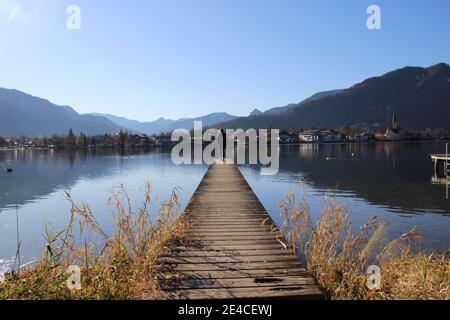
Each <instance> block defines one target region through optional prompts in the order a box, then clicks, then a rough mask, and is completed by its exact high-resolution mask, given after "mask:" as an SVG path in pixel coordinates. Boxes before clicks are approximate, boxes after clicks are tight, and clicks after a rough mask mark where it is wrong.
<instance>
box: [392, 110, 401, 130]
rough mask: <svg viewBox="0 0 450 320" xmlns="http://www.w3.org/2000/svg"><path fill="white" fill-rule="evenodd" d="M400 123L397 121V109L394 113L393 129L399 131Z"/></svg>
mask: <svg viewBox="0 0 450 320" xmlns="http://www.w3.org/2000/svg"><path fill="white" fill-rule="evenodd" d="M398 128H399V127H398V121H397V115H396V114H395V108H394V112H393V114H392V123H391V129H393V130H398Z"/></svg>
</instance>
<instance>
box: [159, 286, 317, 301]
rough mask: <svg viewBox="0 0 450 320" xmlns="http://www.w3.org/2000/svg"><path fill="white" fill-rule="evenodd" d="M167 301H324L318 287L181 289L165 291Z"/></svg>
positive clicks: (164, 295)
mask: <svg viewBox="0 0 450 320" xmlns="http://www.w3.org/2000/svg"><path fill="white" fill-rule="evenodd" d="M162 297H163V298H166V299H191V300H194V299H276V298H278V299H299V298H301V299H305V300H308V299H311V300H312V299H314V300H319V299H323V294H322V293H321V291H320V290H319V289H318V287H317V286H304V287H301V286H299V287H278V286H272V287H266V288H259V289H258V290H255V289H254V288H221V289H181V290H174V291H165V292H164V293H163V295H162Z"/></svg>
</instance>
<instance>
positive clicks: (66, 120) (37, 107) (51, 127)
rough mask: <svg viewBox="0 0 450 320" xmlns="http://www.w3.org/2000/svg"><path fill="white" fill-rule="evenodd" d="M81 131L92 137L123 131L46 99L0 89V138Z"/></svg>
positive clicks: (102, 118) (106, 120)
mask: <svg viewBox="0 0 450 320" xmlns="http://www.w3.org/2000/svg"><path fill="white" fill-rule="evenodd" d="M70 128H72V129H73V130H74V133H76V134H79V133H80V132H83V133H85V134H87V135H95V134H99V133H105V132H118V131H119V130H120V129H123V128H122V127H120V126H119V125H117V124H115V123H113V122H111V121H109V120H108V119H106V118H104V117H95V116H92V115H83V114H79V113H78V112H76V111H75V110H74V109H72V108H71V107H69V106H58V105H55V104H53V103H51V102H49V101H48V100H45V99H41V98H38V97H34V96H31V95H29V94H26V93H23V92H21V91H17V90H12V89H3V88H0V136H4V137H10V136H13V137H20V136H22V135H25V136H29V137H36V136H51V135H53V134H67V133H68V132H69V129H70Z"/></svg>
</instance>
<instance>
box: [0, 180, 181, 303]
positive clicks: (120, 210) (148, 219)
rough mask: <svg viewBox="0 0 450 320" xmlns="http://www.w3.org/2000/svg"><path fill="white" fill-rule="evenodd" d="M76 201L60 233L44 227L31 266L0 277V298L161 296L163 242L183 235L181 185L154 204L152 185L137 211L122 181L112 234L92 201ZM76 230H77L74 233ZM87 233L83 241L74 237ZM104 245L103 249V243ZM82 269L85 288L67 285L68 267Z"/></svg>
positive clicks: (115, 197)
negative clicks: (40, 247) (44, 241)
mask: <svg viewBox="0 0 450 320" xmlns="http://www.w3.org/2000/svg"><path fill="white" fill-rule="evenodd" d="M67 198H68V200H69V201H70V202H71V204H72V209H71V214H70V223H69V225H68V227H67V228H66V229H65V230H63V231H61V232H58V233H52V232H50V231H49V230H48V229H46V238H47V245H46V248H45V250H44V251H43V253H42V257H41V259H40V260H39V261H37V263H35V264H34V265H33V267H31V268H28V269H25V270H21V271H20V272H19V273H11V274H9V275H8V276H7V277H6V279H5V280H4V281H3V282H0V299H152V298H157V297H158V292H159V290H158V289H159V288H158V281H157V278H156V273H157V271H158V268H159V265H158V262H157V260H158V257H159V255H160V254H161V252H162V251H163V250H164V248H165V246H166V245H167V244H168V243H169V242H171V241H174V240H180V241H181V240H182V238H183V235H184V223H183V222H182V220H180V205H179V202H178V195H177V190H174V192H173V193H172V195H171V197H170V199H169V200H168V201H166V202H164V203H162V204H161V206H160V207H155V206H154V203H155V200H156V199H152V192H151V187H150V185H148V186H147V188H146V192H145V199H144V201H143V204H142V206H141V208H140V209H139V210H138V211H137V212H134V211H133V209H132V206H131V203H130V199H129V198H128V196H127V193H126V191H125V189H124V187H123V186H120V187H119V188H118V191H117V192H115V193H114V194H113V196H112V197H111V198H110V199H109V202H110V204H111V206H112V208H113V218H114V219H113V220H114V226H113V230H114V231H113V234H112V235H108V234H107V232H105V230H104V229H103V228H102V227H101V226H100V224H99V223H98V221H97V219H96V217H95V216H94V214H93V213H92V211H91V209H90V208H89V206H87V205H85V204H82V205H77V204H76V203H75V202H74V201H73V199H72V198H71V197H70V195H69V194H67ZM76 235H77V236H76ZM80 238H81V239H84V241H80V240H75V239H80ZM99 248H100V249H99ZM71 265H77V266H79V267H80V269H81V289H80V290H72V291H71V290H69V289H68V288H67V284H66V281H67V279H68V276H69V275H68V273H67V268H68V267H69V266H71Z"/></svg>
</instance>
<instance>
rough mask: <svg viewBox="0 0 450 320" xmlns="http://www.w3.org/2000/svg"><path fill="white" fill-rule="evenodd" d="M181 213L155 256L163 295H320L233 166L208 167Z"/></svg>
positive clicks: (319, 296)
mask: <svg viewBox="0 0 450 320" xmlns="http://www.w3.org/2000/svg"><path fill="white" fill-rule="evenodd" d="M185 219H186V221H187V223H188V226H187V239H186V241H185V242H184V243H183V244H182V245H181V244H179V243H178V244H176V243H174V244H172V245H170V246H169V247H168V249H167V251H166V252H165V253H164V254H163V255H162V257H161V258H160V260H159V262H160V264H161V272H160V275H159V279H160V281H161V288H162V289H163V298H168V299H230V298H247V299H249V298H250V299H251V298H259V299H261V298H262V299H266V298H296V299H311V298H314V299H320V298H323V295H322V293H321V292H320V290H319V288H318V286H317V285H316V283H315V281H314V279H313V278H312V277H311V276H310V275H309V274H308V272H307V271H306V269H305V266H304V265H303V264H302V263H301V262H299V261H298V259H297V257H296V255H295V254H294V253H293V251H292V250H290V248H288V246H287V245H286V244H287V243H286V240H285V238H284V235H283V234H282V233H281V232H279V231H278V230H277V229H276V227H275V224H274V223H273V221H272V219H271V218H270V215H269V214H268V213H267V211H266V210H265V209H264V207H263V206H262V204H261V202H260V201H259V200H258V198H257V197H256V195H255V193H254V192H253V190H252V189H251V187H250V186H249V185H248V183H247V181H246V180H245V178H244V177H243V176H242V174H241V173H240V171H239V170H238V169H237V167H236V166H234V165H218V164H216V165H212V166H211V167H210V168H209V169H208V171H207V173H206V174H205V176H204V178H203V179H202V181H201V183H200V185H199V186H198V188H197V190H196V191H195V193H194V195H193V196H192V198H191V201H190V202H189V205H188V207H187V208H186V211H185Z"/></svg>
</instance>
